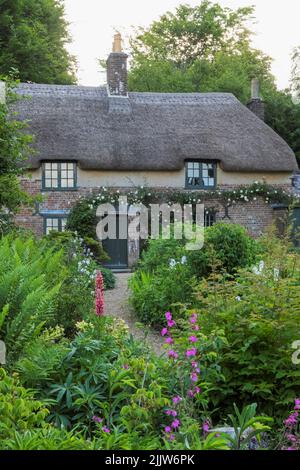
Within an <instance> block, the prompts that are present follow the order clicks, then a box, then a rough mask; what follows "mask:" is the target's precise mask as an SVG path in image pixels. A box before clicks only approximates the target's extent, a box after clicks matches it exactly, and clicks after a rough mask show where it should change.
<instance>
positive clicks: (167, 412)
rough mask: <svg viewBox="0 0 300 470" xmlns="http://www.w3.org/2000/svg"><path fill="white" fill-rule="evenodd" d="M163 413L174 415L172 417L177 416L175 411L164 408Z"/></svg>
mask: <svg viewBox="0 0 300 470" xmlns="http://www.w3.org/2000/svg"><path fill="white" fill-rule="evenodd" d="M165 413H166V415H168V416H174V418H175V417H176V416H177V411H175V410H166V411H165Z"/></svg>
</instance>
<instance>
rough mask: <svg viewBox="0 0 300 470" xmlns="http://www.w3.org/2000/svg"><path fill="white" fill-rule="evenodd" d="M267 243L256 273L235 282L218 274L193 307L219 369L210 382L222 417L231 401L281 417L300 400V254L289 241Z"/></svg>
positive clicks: (242, 273)
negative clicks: (296, 360)
mask: <svg viewBox="0 0 300 470" xmlns="http://www.w3.org/2000/svg"><path fill="white" fill-rule="evenodd" d="M267 244H269V247H267V245H266V243H265V242H264V247H265V250H266V251H265V254H264V265H262V264H261V268H260V270H257V272H256V273H254V272H249V271H246V270H243V271H240V273H239V275H238V277H237V278H236V279H234V280H231V281H228V280H226V279H224V278H222V277H221V276H218V275H215V274H214V275H212V276H211V277H210V278H209V279H207V280H203V281H202V282H201V283H200V284H199V286H198V288H197V292H196V296H195V297H196V299H197V300H195V303H194V307H195V309H197V311H198V312H199V317H200V324H201V330H202V331H203V333H204V334H206V335H207V336H209V337H210V338H211V339H212V340H213V341H214V343H215V349H214V354H216V351H217V356H216V363H215V365H214V367H218V368H219V370H220V373H219V375H214V376H212V377H211V381H212V382H213V384H212V386H211V387H210V390H211V392H210V400H211V406H212V408H219V409H220V413H222V414H223V413H226V412H227V411H228V410H229V408H230V407H231V404H232V403H233V402H236V403H238V404H239V405H241V406H244V405H245V404H247V403H249V402H251V401H252V400H253V399H255V401H256V402H257V403H258V408H259V411H260V412H264V413H266V414H268V415H269V416H277V417H282V416H284V414H285V413H286V412H287V410H288V408H289V406H290V404H291V403H292V402H293V400H294V398H295V397H296V396H298V395H299V389H300V370H299V366H297V365H295V364H293V363H292V354H293V352H294V351H293V349H292V344H293V342H294V341H297V340H299V330H300V315H299V305H300V289H299V286H300V282H299V255H297V254H292V253H289V252H288V247H285V242H280V241H278V240H277V241H275V247H274V244H273V246H271V242H270V241H267ZM279 248H280V249H279ZM297 266H298V267H297ZM203 359H204V358H203Z"/></svg>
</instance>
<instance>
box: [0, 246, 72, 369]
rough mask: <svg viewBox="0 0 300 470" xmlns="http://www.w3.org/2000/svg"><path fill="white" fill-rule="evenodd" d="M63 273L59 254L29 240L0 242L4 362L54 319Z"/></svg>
mask: <svg viewBox="0 0 300 470" xmlns="http://www.w3.org/2000/svg"><path fill="white" fill-rule="evenodd" d="M65 273H66V270H65V268H64V266H63V264H62V253H61V252H57V253H53V250H45V249H44V246H43V245H40V246H37V243H36V242H35V241H34V240H33V239H31V238H27V239H26V238H24V239H22V238H17V239H15V240H14V239H13V238H12V237H4V238H2V239H1V240H0V311H1V310H2V313H3V312H4V311H6V315H5V317H6V318H5V321H4V322H3V324H2V327H1V337H2V339H3V340H4V341H5V343H6V347H7V351H8V353H7V354H8V362H9V361H11V360H13V359H15V358H16V357H17V356H18V354H19V353H20V351H21V350H22V348H23V347H24V345H25V344H26V343H27V342H28V341H29V340H30V339H33V338H35V337H37V336H38V335H39V334H40V332H41V330H42V329H43V327H44V325H46V324H49V323H50V322H51V320H53V319H54V317H55V314H56V313H57V311H56V307H57V298H58V294H59V291H60V288H61V285H62V282H63V280H64V278H65Z"/></svg>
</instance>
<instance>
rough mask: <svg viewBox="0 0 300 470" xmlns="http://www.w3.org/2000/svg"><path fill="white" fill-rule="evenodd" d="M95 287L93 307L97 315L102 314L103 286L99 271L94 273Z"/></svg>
mask: <svg viewBox="0 0 300 470" xmlns="http://www.w3.org/2000/svg"><path fill="white" fill-rule="evenodd" d="M95 282H96V289H95V309H96V315H97V317H101V316H102V315H104V286H103V276H102V273H101V272H100V271H97V274H96V281H95Z"/></svg>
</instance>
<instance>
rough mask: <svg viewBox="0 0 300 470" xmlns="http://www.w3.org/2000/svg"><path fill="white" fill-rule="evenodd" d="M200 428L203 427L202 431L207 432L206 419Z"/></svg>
mask: <svg viewBox="0 0 300 470" xmlns="http://www.w3.org/2000/svg"><path fill="white" fill-rule="evenodd" d="M202 429H203V432H204V433H208V431H209V424H208V422H207V421H205V422H204V423H203V425H202Z"/></svg>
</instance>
